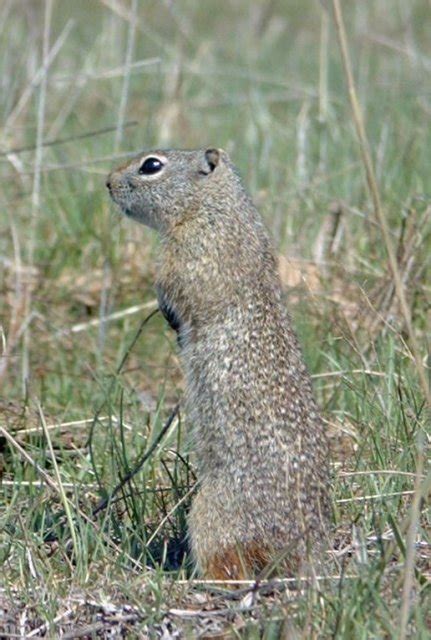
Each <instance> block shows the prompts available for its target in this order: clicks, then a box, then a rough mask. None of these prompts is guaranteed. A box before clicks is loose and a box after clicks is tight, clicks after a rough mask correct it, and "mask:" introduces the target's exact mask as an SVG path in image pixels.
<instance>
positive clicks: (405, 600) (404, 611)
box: [399, 443, 424, 640]
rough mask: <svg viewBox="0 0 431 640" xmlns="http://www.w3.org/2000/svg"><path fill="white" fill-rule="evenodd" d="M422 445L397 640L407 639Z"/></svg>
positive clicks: (421, 467)
mask: <svg viewBox="0 0 431 640" xmlns="http://www.w3.org/2000/svg"><path fill="white" fill-rule="evenodd" d="M423 450H424V447H423V444H422V443H421V444H419V446H418V455H417V467H416V481H415V490H414V498H413V502H412V506H411V510H410V523H409V527H408V531H407V538H406V560H405V565H404V583H403V594H402V606H401V613H400V635H399V640H405V638H406V637H407V625H408V622H409V614H410V605H411V591H412V587H413V576H414V567H415V554H416V545H415V537H416V532H417V528H418V523H419V517H420V502H421V478H422V477H423V475H422V473H423V468H424V455H423Z"/></svg>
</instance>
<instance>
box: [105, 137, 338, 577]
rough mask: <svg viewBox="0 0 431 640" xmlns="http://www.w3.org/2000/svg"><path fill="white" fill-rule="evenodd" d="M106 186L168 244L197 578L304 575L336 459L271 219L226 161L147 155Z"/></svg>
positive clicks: (166, 267)
mask: <svg viewBox="0 0 431 640" xmlns="http://www.w3.org/2000/svg"><path fill="white" fill-rule="evenodd" d="M106 184H107V187H108V189H109V191H110V194H111V197H112V198H113V200H114V202H115V203H116V204H118V205H119V206H120V207H121V209H122V210H123V212H124V213H125V214H126V215H127V216H129V217H131V218H134V219H135V220H138V221H139V222H141V223H143V224H146V225H148V226H150V227H153V228H155V229H157V230H158V231H159V233H160V235H161V239H162V243H161V255H160V263H159V268H158V277H157V285H156V286H157V294H158V300H159V305H160V309H161V311H162V313H163V314H164V316H165V317H166V319H167V320H168V322H169V324H170V325H171V326H172V327H173V329H175V331H176V332H177V334H178V342H179V345H180V353H181V361H182V365H183V368H184V372H185V376H186V391H187V393H186V396H187V401H186V402H187V410H188V415H189V419H190V422H191V425H192V441H193V448H194V451H195V455H196V461H197V468H198V483H199V485H198V486H199V490H198V493H197V495H196V497H195V499H194V501H193V504H192V507H191V512H190V516H189V535H190V542H191V550H192V554H193V556H194V559H195V562H196V565H197V568H198V570H199V571H200V572H201V574H202V575H204V576H206V577H208V578H214V579H216V578H222V579H223V578H243V577H252V576H256V575H258V573H259V572H260V571H261V570H262V569H263V568H264V567H265V566H267V565H268V563H271V562H274V563H277V562H278V561H279V564H280V566H281V567H282V569H283V571H284V573H285V574H286V573H288V574H292V573H296V572H298V571H299V570H300V569H301V567H302V566H304V565H308V564H309V560H310V558H311V559H313V560H314V559H317V557H318V556H319V555H320V549H321V546H322V540H325V539H326V532H327V529H328V520H329V499H328V484H329V470H328V469H329V465H328V447H327V442H326V436H325V432H324V426H323V424H322V421H321V418H320V416H319V413H318V409H317V407H316V404H315V401H314V399H313V393H312V389H311V383H310V378H309V375H308V373H307V370H306V367H305V365H304V362H303V358H302V354H301V351H300V348H299V346H298V342H297V339H296V336H295V334H294V332H293V330H292V328H291V323H290V320H289V317H288V315H287V313H286V310H285V305H284V302H283V300H282V295H281V286H280V281H279V277H278V272H277V264H276V258H275V254H274V250H273V248H272V245H271V242H270V240H269V237H268V234H267V232H266V230H265V227H264V225H263V222H262V220H261V218H260V215H259V213H258V212H257V210H256V208H255V206H254V205H253V203H252V201H251V200H250V198H249V196H248V195H247V193H246V191H245V190H244V187H243V186H242V183H241V180H240V177H239V175H238V173H237V171H236V169H235V167H234V166H233V164H232V163H231V161H230V159H229V157H228V155H227V153H226V152H225V151H223V150H221V149H207V150H196V151H182V150H178V151H176V150H169V151H160V150H159V151H151V152H148V153H144V154H143V155H141V156H139V157H137V158H135V159H134V160H132V161H130V162H129V163H128V164H125V165H124V166H122V167H120V168H118V169H116V170H115V171H113V172H112V173H111V174H110V175H109V177H108V180H107V183H106Z"/></svg>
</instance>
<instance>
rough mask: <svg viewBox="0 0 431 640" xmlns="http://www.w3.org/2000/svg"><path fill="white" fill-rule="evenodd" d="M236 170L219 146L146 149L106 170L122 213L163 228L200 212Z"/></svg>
mask: <svg viewBox="0 0 431 640" xmlns="http://www.w3.org/2000/svg"><path fill="white" fill-rule="evenodd" d="M226 173H232V174H233V173H234V170H233V167H232V165H231V163H230V160H229V158H228V156H227V154H226V153H225V152H224V151H223V150H222V149H213V148H210V149H206V150H204V149H203V150H196V151H181V150H179V151H176V150H169V151H150V152H148V153H144V154H142V155H141V156H139V157H137V158H134V159H133V160H131V161H130V162H129V163H127V164H126V165H123V166H122V167H119V168H118V169H115V170H114V171H112V172H111V173H110V175H109V176H108V179H107V181H106V186H107V187H108V189H109V193H110V195H111V197H112V199H113V200H114V202H115V203H116V204H117V205H119V206H120V208H121V209H122V211H123V212H124V213H125V214H126V215H128V216H130V217H131V218H134V219H135V220H138V221H139V222H142V223H143V224H146V225H148V226H150V227H153V228H154V229H158V230H159V231H162V232H166V231H168V230H169V228H170V227H171V226H172V225H176V224H178V223H181V222H182V221H183V220H184V219H185V218H186V217H187V216H189V215H194V214H195V213H197V212H198V211H199V208H200V206H201V204H202V202H203V201H205V200H208V197H210V196H211V194H212V193H213V194H215V195H217V193H219V192H220V186H221V185H223V184H225V183H226V179H225V178H226Z"/></svg>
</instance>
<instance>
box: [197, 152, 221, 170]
mask: <svg viewBox="0 0 431 640" xmlns="http://www.w3.org/2000/svg"><path fill="white" fill-rule="evenodd" d="M219 162H220V151H219V150H218V149H212V148H211V149H207V150H206V151H205V153H204V157H203V159H202V164H201V167H200V171H199V173H200V174H202V175H204V176H207V175H209V174H210V173H212V172H213V171H214V169H215V168H216V167H217V165H218V164H219Z"/></svg>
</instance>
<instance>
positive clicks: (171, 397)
mask: <svg viewBox="0 0 431 640" xmlns="http://www.w3.org/2000/svg"><path fill="white" fill-rule="evenodd" d="M323 5H325V6H326V5H327V7H328V9H331V6H332V3H331V2H330V1H329V0H328V2H327V3H322V4H320V3H318V2H301V1H300V0H285V1H284V2H283V1H282V0H262V1H261V2H255V3H250V2H247V1H246V0H235V1H234V0H229V1H228V0H225V1H224V2H221V3H220V2H215V1H214V0H207V1H206V2H201V3H198V2H194V1H192V0H184V1H183V2H172V1H170V0H159V1H158V2H157V1H155V0H130V1H129V0H75V1H74V2H66V0H46V1H42V0H2V2H1V3H0V82H1V90H0V140H1V146H0V179H1V183H0V184H1V187H0V429H1V431H0V479H1V486H0V637H1V638H15V637H20V638H24V637H25V638H40V637H50V638H59V637H62V638H78V637H79V638H93V637H94V638H95V637H127V638H135V637H136V638H163V639H164V640H167V639H168V638H195V637H202V638H215V637H217V638H266V639H270V638H271V639H272V638H304V639H309V638H346V639H347V638H348V639H351V638H378V639H380V638H401V639H403V638H407V637H410V638H428V637H430V635H431V614H430V611H431V598H430V578H431V546H430V545H431V540H430V524H431V523H430V511H429V503H428V502H427V497H428V494H429V488H430V475H429V474H430V472H429V467H428V458H429V443H430V421H429V418H430V413H429V409H427V406H426V394H425V389H424V384H423V378H422V384H421V378H420V375H418V374H420V369H421V366H422V368H423V367H425V377H427V375H428V374H427V372H428V371H429V369H427V368H426V367H427V366H428V367H429V364H430V357H429V356H428V359H427V354H428V352H429V345H430V323H429V310H430V301H431V289H430V279H429V276H430V255H431V179H430V148H431V127H430V118H431V89H430V88H431V83H430V78H431V76H430V73H431V41H430V39H429V21H430V12H431V5H430V2H429V1H427V0H410V2H405V1H404V0H379V1H374V2H371V1H367V2H353V1H352V0H345V1H344V2H342V5H343V13H344V19H345V24H346V30H347V39H348V47H349V50H350V54H351V58H352V66H353V75H354V80H355V85H356V90H357V96H358V100H359V102H360V105H361V108H362V111H363V114H364V121H365V127H366V131H367V135H368V138H369V144H370V149H371V157H372V161H373V165H374V172H375V177H376V182H377V187H378V192H379V197H380V200H381V206H382V211H383V215H384V216H385V217H386V219H387V220H388V223H389V237H390V244H391V246H392V247H393V249H394V254H395V261H396V270H397V272H398V273H399V275H400V277H401V282H402V287H403V290H404V291H405V295H406V299H407V305H408V314H407V316H409V315H411V324H412V327H411V328H410V327H409V321H408V317H407V321H406V314H405V312H403V309H402V307H401V306H400V303H399V296H398V295H397V291H396V286H395V280H394V277H393V270H391V268H390V264H389V261H388V254H387V248H386V245H385V241H384V236H383V234H382V228H381V224H380V219H379V217H378V212H376V207H375V205H373V199H372V197H371V196H370V193H369V189H368V186H367V181H366V179H365V172H364V166H363V159H362V157H361V153H360V147H359V145H358V141H357V136H356V133H355V127H354V120H353V118H352V112H351V108H350V104H349V94H348V91H347V85H346V75H345V71H344V69H343V64H342V57H341V54H340V49H339V46H338V41H337V33H336V29H335V26H334V21H333V14H332V11H331V10H329V11H328V12H326V11H325V9H324V8H323ZM207 145H214V146H220V147H223V148H225V149H226V150H227V151H228V152H229V153H230V154H231V156H232V158H233V159H234V161H235V163H236V164H237V165H238V166H239V168H240V170H241V173H242V175H243V177H244V180H245V182H246V184H247V185H248V188H249V190H250V192H251V194H252V195H253V198H254V199H255V201H256V202H257V203H258V206H259V208H260V210H261V212H262V214H263V216H264V218H265V220H266V223H267V225H268V228H269V229H270V231H271V233H272V235H273V237H274V241H275V243H276V245H277V247H278V250H279V253H280V265H281V274H282V279H283V282H284V285H285V287H286V292H287V299H288V305H289V308H290V310H291V312H292V316H293V318H294V322H295V327H296V329H297V331H298V333H299V336H300V338H301V342H302V345H303V348H304V352H305V356H306V359H307V363H308V366H309V368H310V371H311V373H312V375H313V377H314V383H315V390H316V394H317V397H318V400H319V403H320V405H321V407H322V412H323V416H324V419H325V421H326V423H327V426H328V431H329V433H330V436H331V444H332V450H333V453H332V472H333V503H334V532H335V533H334V545H333V549H332V550H331V551H330V553H328V556H330V557H329V568H328V571H327V573H326V574H325V575H322V576H319V579H318V580H317V581H316V583H315V584H308V583H307V584H305V583H295V582H290V583H288V584H286V583H277V584H275V583H272V584H269V585H268V584H266V585H262V586H256V585H254V586H253V585H251V587H252V588H250V585H246V584H243V585H240V586H239V587H238V588H236V589H232V587H231V586H229V585H226V584H207V583H202V582H199V581H198V580H197V579H196V576H194V575H193V574H192V571H191V568H190V566H189V563H188V560H187V548H186V545H185V542H184V536H185V532H186V518H187V510H188V508H189V505H190V501H191V499H192V495H193V490H194V485H195V473H194V458H193V454H192V453H190V452H189V450H188V447H187V439H186V432H187V420H186V418H187V416H186V415H184V411H183V409H182V407H181V408H180V411H179V413H178V415H176V416H175V418H174V419H173V420H172V421H171V424H170V425H169V426H168V427H166V421H167V420H168V418H169V416H171V415H172V411H173V409H174V407H175V406H176V404H177V403H178V402H181V398H182V394H183V387H184V382H183V379H182V376H181V371H180V368H179V362H178V358H177V353H176V344H175V337H174V336H173V335H172V333H171V331H170V330H169V329H168V327H167V325H166V323H165V322H164V320H163V319H162V317H161V315H160V314H159V313H156V314H155V315H153V316H152V317H151V318H149V319H148V320H147V318H148V316H149V315H150V314H151V312H152V311H154V310H155V309H156V302H155V293H154V290H153V286H152V284H153V281H154V274H155V263H156V259H157V253H158V245H157V238H155V236H154V235H153V233H152V232H151V231H149V230H147V229H145V228H140V227H138V226H137V225H136V224H135V223H133V222H131V221H128V220H123V219H122V218H121V217H120V215H119V213H118V212H117V211H114V208H113V206H112V205H111V203H110V202H109V198H108V196H107V193H106V189H105V186H104V180H105V176H106V174H107V172H108V171H109V170H110V168H112V167H114V166H116V165H117V164H119V163H120V162H122V161H123V159H124V158H126V157H128V156H129V155H133V154H135V153H137V152H139V151H141V150H142V149H143V148H151V147H154V146H157V147H185V148H187V147H189V148H193V147H204V146H207ZM415 343H416V344H417V346H416V349H415ZM415 350H416V356H417V358H416V361H415V357H414V356H415ZM418 359H419V362H418V361H417V360H418ZM421 363H422V365H421ZM428 377H429V376H428ZM165 427H166V428H165ZM144 456H145V461H144V464H143V465H142V466H141V467H140V469H139V471H138V472H137V473H136V474H135V475H134V477H133V478H132V479H131V481H130V482H129V483H125V484H124V486H123V487H122V488H121V489H120V490H119V491H118V492H117V493H116V494H115V496H114V497H113V498H112V500H111V501H110V504H109V506H108V507H107V508H101V509H100V510H99V511H98V513H96V514H95V513H94V512H95V510H96V508H97V506H98V505H100V501H101V500H104V499H106V498H108V497H109V496H110V495H111V494H112V491H113V489H114V488H115V487H116V486H117V485H118V483H119V482H120V481H121V480H122V479H123V478H124V477H125V476H127V474H129V473H130V472H131V471H133V470H134V469H136V467H137V465H139V464H140V463H142V460H143V457H144ZM102 506H103V505H102Z"/></svg>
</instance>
